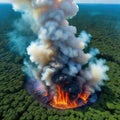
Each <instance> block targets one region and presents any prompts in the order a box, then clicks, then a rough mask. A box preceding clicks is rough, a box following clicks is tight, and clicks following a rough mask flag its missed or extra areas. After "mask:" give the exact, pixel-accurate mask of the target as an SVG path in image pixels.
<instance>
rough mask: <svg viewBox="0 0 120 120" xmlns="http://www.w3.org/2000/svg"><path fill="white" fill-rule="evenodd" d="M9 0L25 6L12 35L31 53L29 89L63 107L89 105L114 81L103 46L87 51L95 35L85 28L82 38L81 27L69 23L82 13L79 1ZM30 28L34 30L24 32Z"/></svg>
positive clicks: (27, 66)
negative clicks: (102, 56)
mask: <svg viewBox="0 0 120 120" xmlns="http://www.w3.org/2000/svg"><path fill="white" fill-rule="evenodd" d="M9 2H11V3H12V4H13V9H14V10H16V11H22V17H21V20H19V21H18V22H16V23H15V26H16V27H15V28H16V29H15V30H14V31H13V32H11V33H9V36H10V39H11V40H12V41H13V42H14V43H16V45H18V48H19V51H20V52H21V54H22V55H23V54H24V56H26V58H25V60H24V67H23V68H22V70H23V71H24V72H25V73H26V74H27V76H28V79H27V82H26V87H27V89H28V91H29V93H30V94H32V95H33V96H34V97H36V98H37V99H38V100H40V101H42V102H44V103H46V104H50V105H51V106H53V107H56V108H60V109H66V108H75V107H79V106H82V105H84V104H85V103H86V101H87V100H88V99H89V98H90V96H92V95H93V94H94V93H95V91H100V90H101V86H103V85H104V80H108V77H107V75H106V71H108V70H109V68H108V67H107V66H106V65H105V60H102V59H97V58H95V56H96V54H99V50H98V49H91V50H90V51H89V52H88V53H85V52H84V49H85V48H86V47H87V45H88V43H89V42H90V39H91V35H90V34H88V33H87V32H85V31H82V32H81V33H80V35H79V36H78V37H76V36H75V34H76V32H77V31H76V27H74V26H71V25H69V23H68V21H67V19H70V18H72V17H73V16H75V15H76V13H77V12H78V6H77V5H76V3H75V2H74V0H9ZM25 31H30V33H31V34H30V35H25V34H21V33H25ZM18 34H20V35H18ZM32 36H33V37H32ZM33 38H34V39H33ZM32 39H33V40H32ZM93 97H94V98H96V97H95V95H94V96H93ZM90 99H92V98H90ZM80 101H82V103H81V102H80ZM92 101H94V100H92Z"/></svg>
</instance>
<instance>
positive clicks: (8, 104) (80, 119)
mask: <svg viewBox="0 0 120 120" xmlns="http://www.w3.org/2000/svg"><path fill="white" fill-rule="evenodd" d="M80 10H81V9H80ZM118 20H120V18H118V16H114V15H113V16H111V15H108V16H106V15H95V16H90V15H89V14H87V12H86V11H84V10H83V11H82V14H78V15H77V16H76V17H75V18H74V19H72V20H70V24H73V25H75V26H77V29H78V30H86V31H88V32H89V33H91V34H92V35H93V36H92V42H91V44H90V46H94V47H96V48H98V49H100V51H101V56H102V57H103V58H105V59H107V64H108V66H109V67H110V71H109V72H108V75H109V78H110V80H109V81H107V82H106V83H105V86H104V87H103V88H102V92H101V94H100V95H99V98H98V101H97V102H96V103H95V104H93V105H90V106H89V107H86V108H84V109H76V110H65V111H62V110H56V109H47V108H44V107H43V106H42V105H40V104H39V103H38V102H37V101H35V100H33V98H32V97H31V96H30V95H28V93H27V91H26V90H25V89H24V82H23V79H24V75H23V73H22V72H21V67H22V64H21V61H22V58H21V57H18V56H16V55H14V54H13V53H12V52H10V51H9V49H7V48H6V45H7V44H8V38H7V37H6V34H7V33H8V31H9V30H11V29H12V28H10V27H11V26H10V25H8V26H2V27H1V28H0V120H120V89H119V85H120V80H119V79H120V52H119V51H120V34H119V32H120V29H117V30H116V29H115V24H116V23H117V22H118ZM101 56H98V57H101Z"/></svg>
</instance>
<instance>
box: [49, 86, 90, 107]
mask: <svg viewBox="0 0 120 120" xmlns="http://www.w3.org/2000/svg"><path fill="white" fill-rule="evenodd" d="M57 92H58V94H57V96H55V97H53V99H52V101H51V103H50V105H51V106H52V107H55V108H58V109H70V108H76V107H80V106H82V105H84V104H86V103H87V99H88V97H89V96H90V93H89V94H88V93H86V92H85V93H82V94H79V95H78V98H77V99H75V100H73V101H71V100H70V98H69V94H68V93H67V92H65V91H63V90H62V88H61V86H60V85H58V86H57ZM79 98H80V99H82V100H83V102H80V103H79V102H78V99H79Z"/></svg>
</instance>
